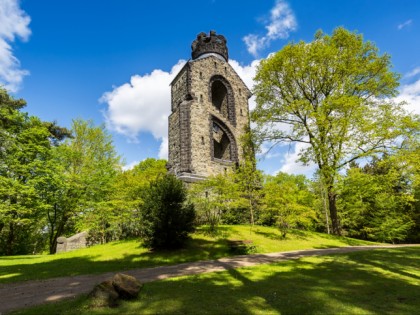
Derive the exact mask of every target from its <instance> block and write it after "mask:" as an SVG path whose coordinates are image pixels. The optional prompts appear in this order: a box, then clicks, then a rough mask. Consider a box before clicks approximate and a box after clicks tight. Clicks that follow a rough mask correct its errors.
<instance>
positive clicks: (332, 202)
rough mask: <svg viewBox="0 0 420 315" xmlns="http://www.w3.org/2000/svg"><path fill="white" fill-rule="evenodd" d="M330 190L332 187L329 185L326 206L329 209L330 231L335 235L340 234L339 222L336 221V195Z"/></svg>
mask: <svg viewBox="0 0 420 315" xmlns="http://www.w3.org/2000/svg"><path fill="white" fill-rule="evenodd" d="M332 190H333V188H332V187H331V186H330V187H328V206H329V209H330V217H331V227H332V233H333V234H335V235H341V230H340V223H339V222H338V216H337V204H336V199H337V195H336V194H335V193H334V192H333V191H332Z"/></svg>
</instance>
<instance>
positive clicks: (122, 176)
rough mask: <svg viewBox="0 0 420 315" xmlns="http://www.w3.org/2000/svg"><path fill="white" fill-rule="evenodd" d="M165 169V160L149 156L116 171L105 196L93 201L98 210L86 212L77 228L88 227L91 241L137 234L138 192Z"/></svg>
mask: <svg viewBox="0 0 420 315" xmlns="http://www.w3.org/2000/svg"><path fill="white" fill-rule="evenodd" d="M166 172H167V171H166V161H165V160H156V159H153V158H148V159H145V160H144V161H141V162H140V163H139V164H137V165H136V166H134V167H133V168H132V169H129V170H126V171H123V172H119V173H118V174H117V175H116V177H115V178H114V180H113V181H112V184H111V189H110V193H109V196H107V198H105V200H104V201H103V202H100V203H99V204H97V209H100V211H91V212H89V213H88V214H87V215H86V216H85V217H84V220H82V221H80V223H79V227H80V229H82V230H89V240H90V241H91V242H93V243H105V242H109V241H111V240H120V239H126V238H129V237H138V236H139V233H140V232H139V225H140V222H139V211H140V209H141V207H142V204H143V199H142V192H143V191H144V190H145V189H147V188H148V187H149V185H150V183H151V182H152V181H154V180H156V179H157V178H158V177H159V176H164V175H165V174H166Z"/></svg>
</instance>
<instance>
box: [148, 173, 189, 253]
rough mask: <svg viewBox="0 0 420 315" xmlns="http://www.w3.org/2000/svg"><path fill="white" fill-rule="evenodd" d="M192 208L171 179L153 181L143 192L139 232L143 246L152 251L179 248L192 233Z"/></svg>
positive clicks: (171, 177) (183, 189) (185, 195)
mask: <svg viewBox="0 0 420 315" xmlns="http://www.w3.org/2000/svg"><path fill="white" fill-rule="evenodd" d="M194 220H195V211H194V206H193V205H192V204H191V203H188V202H187V191H186V188H185V187H184V184H183V183H182V181H180V180H178V179H177V178H176V177H175V176H174V175H170V174H168V175H165V176H164V177H161V178H158V179H157V180H155V181H153V182H152V183H151V184H150V186H149V188H148V189H147V190H146V191H145V192H144V198H143V205H142V207H141V211H140V222H141V226H140V230H141V236H142V238H143V244H144V246H146V247H148V248H152V249H162V248H166V249H168V248H177V247H181V246H182V245H183V244H184V243H185V241H186V240H187V238H188V235H189V233H191V232H193V231H194Z"/></svg>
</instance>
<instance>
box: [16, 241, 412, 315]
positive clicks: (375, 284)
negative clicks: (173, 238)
mask: <svg viewBox="0 0 420 315" xmlns="http://www.w3.org/2000/svg"><path fill="white" fill-rule="evenodd" d="M419 267H420V248H419V247H417V248H397V249H376V250H371V251H361V252H353V253H347V254H337V255H331V256H320V257H308V258H302V259H299V260H291V261H286V262H279V263H275V264H270V265H260V266H256V267H248V268H240V269H235V270H229V271H224V272H218V273H209V274H202V275H198V276H188V277H180V278H173V279H167V280H163V281H157V282H152V283H147V284H145V285H144V287H143V290H142V292H141V293H140V296H139V298H138V299H137V300H135V301H131V302H123V303H122V305H120V307H118V308H116V309H109V308H102V309H91V308H89V303H88V301H87V300H86V298H85V297H81V298H78V299H77V300H73V301H67V302H61V303H57V304H50V305H43V306H40V307H37V308H32V309H29V310H25V311H22V312H19V314H22V315H23V314H26V315H29V314H63V315H72V314H74V315H76V314H77V315H84V314H86V315H87V314H407V315H408V314H410V315H411V314H418V311H419V309H420V300H419V299H418V293H419V291H418V288H419V286H420V268H419Z"/></svg>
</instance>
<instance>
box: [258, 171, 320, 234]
mask: <svg viewBox="0 0 420 315" xmlns="http://www.w3.org/2000/svg"><path fill="white" fill-rule="evenodd" d="M263 196H264V197H263V200H262V203H263V206H262V214H261V223H263V224H267V225H275V226H277V227H278V228H279V230H280V231H281V232H282V235H283V237H286V234H287V231H288V230H289V229H293V228H310V227H311V226H312V225H313V223H314V222H315V220H316V213H315V210H314V209H313V203H314V199H315V198H314V196H313V195H312V193H311V192H310V191H309V185H308V181H307V179H306V178H305V176H304V175H289V174H286V173H281V172H280V173H278V174H277V175H276V176H269V175H268V176H266V182H265V184H264V189H263Z"/></svg>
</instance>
